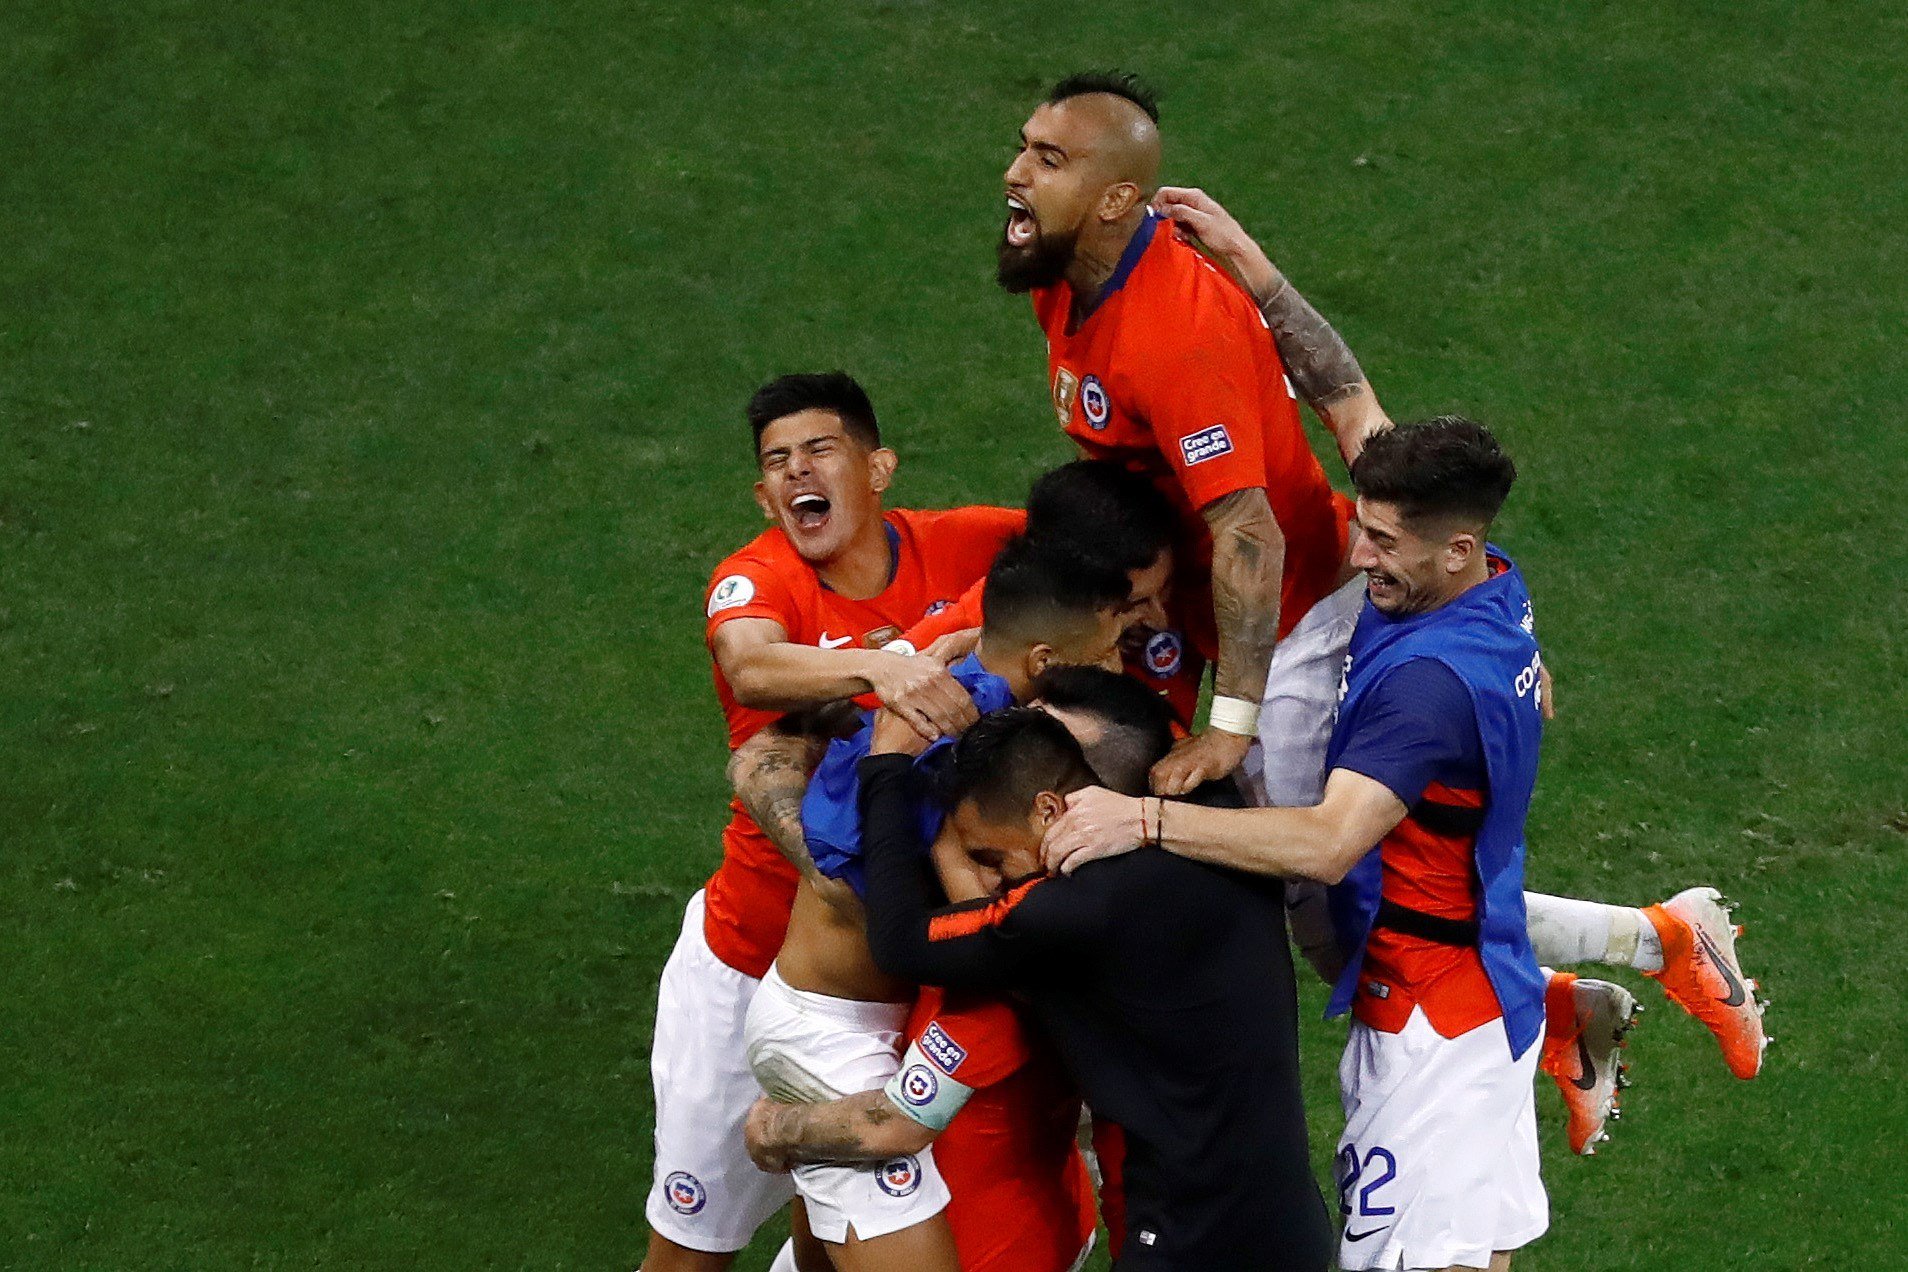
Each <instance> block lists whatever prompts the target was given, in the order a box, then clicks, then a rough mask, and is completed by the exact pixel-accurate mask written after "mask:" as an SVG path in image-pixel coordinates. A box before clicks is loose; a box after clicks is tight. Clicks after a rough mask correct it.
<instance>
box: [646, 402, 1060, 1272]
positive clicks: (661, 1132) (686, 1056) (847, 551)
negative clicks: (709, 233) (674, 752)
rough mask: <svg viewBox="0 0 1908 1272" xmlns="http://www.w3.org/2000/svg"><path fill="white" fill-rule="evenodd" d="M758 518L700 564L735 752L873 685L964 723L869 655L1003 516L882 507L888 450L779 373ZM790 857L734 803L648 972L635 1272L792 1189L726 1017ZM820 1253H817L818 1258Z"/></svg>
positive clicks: (739, 1024) (759, 438)
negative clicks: (650, 1162)
mask: <svg viewBox="0 0 1908 1272" xmlns="http://www.w3.org/2000/svg"><path fill="white" fill-rule="evenodd" d="M749 417H750V421H751V424H752V425H753V428H754V431H755V436H756V453H757V460H758V462H759V465H760V469H761V480H760V481H759V482H758V483H757V486H756V499H757V502H758V503H759V504H760V505H761V507H762V510H763V512H764V514H765V515H767V516H768V517H769V518H770V519H771V520H772V521H773V522H774V523H775V524H774V525H773V526H772V527H771V528H770V529H769V530H767V531H765V532H764V533H763V534H761V535H760V536H758V537H757V538H756V539H755V540H754V541H753V542H751V543H750V544H748V545H747V546H746V547H744V548H743V549H742V550H740V551H738V552H736V553H734V554H733V555H731V556H730V557H728V558H727V559H726V560H724V561H723V562H722V563H721V564H720V565H719V566H717V568H716V570H715V574H714V577H713V578H712V579H711V581H710V586H709V592H708V597H707V604H706V610H707V616H708V640H709V647H710V651H711V653H712V654H713V656H714V660H715V683H716V691H717V695H718V697H719V698H720V699H721V702H722V708H723V713H724V715H725V717H726V718H727V720H728V724H729V734H730V745H731V746H732V747H735V746H740V745H741V744H742V743H743V742H745V741H746V740H747V739H748V738H750V737H751V736H753V735H754V734H755V733H756V732H757V731H758V730H760V729H761V728H762V727H763V726H764V725H766V724H768V723H770V722H771V721H773V720H775V719H776V718H778V716H779V714H780V713H781V712H784V711H788V710H792V709H795V708H798V707H801V706H804V705H812V704H817V703H822V702H828V701H832V700H834V699H837V698H841V697H845V696H850V695H854V694H861V693H868V692H873V693H875V694H876V695H877V696H879V698H880V699H881V701H882V702H883V703H885V704H889V705H895V704H900V706H901V714H902V715H903V716H904V717H905V718H907V719H908V720H909V721H910V722H911V723H913V724H915V726H916V727H917V728H918V729H919V730H920V731H921V732H922V733H923V734H924V735H926V736H929V737H932V736H936V735H938V734H939V733H940V732H941V731H942V730H944V729H946V728H950V727H953V726H955V725H956V724H958V723H960V722H961V721H963V720H965V719H967V718H970V717H971V715H972V711H973V707H972V704H971V702H970V701H969V700H968V698H967V695H966V694H964V693H963V692H962V691H961V689H960V687H959V686H958V685H956V684H955V683H954V681H953V679H952V678H951V677H949V676H948V674H947V671H946V668H945V667H944V666H942V665H941V664H940V662H939V661H938V660H935V659H931V658H910V657H903V656H901V655H900V654H897V653H892V652H887V651H885V650H883V649H882V648H881V646H883V645H884V644H886V643H888V641H889V640H890V639H891V638H892V637H894V636H896V635H898V634H899V633H900V632H901V631H903V630H904V629H906V628H907V627H909V626H912V625H913V624H914V623H916V622H918V621H919V620H920V619H921V617H922V615H923V614H924V613H925V612H926V611H927V610H928V609H929V608H931V607H933V606H934V605H936V604H937V603H939V602H950V601H952V600H953V599H954V598H956V597H958V596H960V595H961V593H962V592H964V591H965V590H966V589H967V588H968V587H969V586H971V585H972V584H973V583H974V582H975V581H976V580H977V579H979V578H980V577H981V576H982V575H983V574H984V573H985V572H986V570H987V567H988V565H989V564H990V563H991V562H992V560H993V558H994V556H995V555H996V553H997V552H998V551H999V549H1000V546H1001V544H1002V543H1004V542H1005V541H1006V539H1007V538H1008V537H1010V536H1011V535H1012V534H1014V533H1015V532H1016V531H1018V529H1019V528H1020V525H1021V523H1022V520H1023V517H1022V515H1021V514H1020V513H1018V512H1015V511H1012V510H1008V509H1000V508H961V509H953V510H951V511H947V512H909V511H901V510H895V511H889V512H887V513H883V511H882V509H881V495H882V492H883V491H884V490H885V489H886V488H887V486H888V483H889V481H890V479H891V477H892V476H893V472H894V467H895V456H894V452H892V451H890V450H887V449H886V448H884V447H882V446H881V442H880V434H879V431H878V428H877V425H876V422H875V418H874V412H873V408H872V407H871V406H870V405H869V403H868V399H867V395H866V394H865V393H863V392H862V390H861V388H860V386H858V385H856V384H855V382H854V381H853V380H851V379H850V378H849V377H847V376H845V375H841V374H839V373H835V374H828V375H799V376H785V377H783V378H781V379H778V380H775V381H772V382H771V383H769V384H767V385H765V386H764V387H763V388H762V389H761V390H760V391H759V392H758V393H757V394H756V395H755V397H754V399H753V400H752V401H751V402H750V404H749ZM799 879H800V871H799V868H798V866H797V865H795V864H793V863H791V862H789V861H787V860H785V859H784V858H783V857H782V856H781V854H780V853H779V852H778V851H777V850H776V847H775V846H774V844H772V843H771V842H770V841H769V840H768V839H767V838H766V837H765V836H764V835H763V834H762V832H761V830H760V828H759V827H757V826H756V824H755V822H754V821H753V820H752V819H751V818H750V817H749V816H748V814H747V813H746V812H744V811H743V810H742V808H741V806H740V805H739V804H738V805H735V806H734V815H733V816H732V818H731V820H730V822H729V825H728V826H727V828H725V830H724V831H723V860H722V865H721V867H720V868H719V869H718V870H717V871H716V873H715V875H714V876H713V877H712V878H711V879H710V880H709V883H708V886H707V887H706V888H705V889H704V890H703V891H701V892H698V893H697V894H696V895H695V896H694V897H693V898H691V900H690V902H689V906H688V909H687V911H686V913H685V914H684V916H683V926H682V932H681V935H680V937H679V939H678V940H677V942H676V947H675V949H674V951H673V952H672V953H671V954H670V957H669V961H668V963H667V964H666V965H665V966H664V968H663V973H662V982H661V985H660V987H659V989H658V994H657V1009H656V1032H655V1040H654V1046H653V1050H652V1054H651V1061H650V1070H651V1077H652V1079H653V1081H654V1084H655V1091H656V1157H655V1171H654V1177H653V1181H652V1186H651V1189H650V1193H649V1200H648V1205H647V1207H646V1217H647V1219H648V1221H649V1226H650V1231H651V1237H650V1243H649V1250H648V1252H647V1254H646V1255H645V1257H644V1261H643V1266H644V1268H645V1269H646V1270H647V1272H685V1270H690V1269H693V1270H694V1272H718V1270H719V1269H722V1268H726V1267H727V1266H729V1264H730V1263H731V1262H733V1260H734V1255H735V1252H736V1251H738V1250H740V1249H741V1248H742V1247H743V1246H745V1245H747V1244H748V1242H749V1239H750V1238H751V1237H752V1236H753V1235H754V1233H755V1230H756V1229H757V1228H759V1227H760V1226H761V1225H762V1223H763V1222H765V1221H766V1220H767V1219H768V1218H769V1217H770V1216H771V1215H773V1214H774V1213H775V1212H776V1211H777V1210H779V1209H780V1208H782V1207H783V1206H785V1205H787V1204H788V1202H789V1200H790V1199H791V1198H792V1197H793V1196H794V1195H795V1190H794V1188H793V1186H792V1185H791V1183H790V1181H789V1179H788V1177H787V1176H785V1175H774V1174H769V1173H766V1172H763V1171H760V1170H757V1169H756V1168H755V1166H754V1164H753V1163H751V1162H750V1161H749V1158H748V1153H747V1150H746V1148H745V1146H744V1144H743V1141H742V1125H743V1121H744V1119H745V1118H746V1117H747V1116H748V1111H749V1106H750V1105H751V1104H753V1103H754V1102H755V1100H756V1099H757V1098H758V1097H759V1095H760V1088H759V1087H758V1086H757V1084H756V1080H755V1077H754V1075H753V1074H752V1073H751V1072H750V1069H749V1063H748V1058H747V1056H746V1055H745V1054H744V1047H743V1040H742V1039H743V1026H744V1022H745V1019H746V1016H747V1012H748V1009H749V1004H750V1003H751V1002H752V1001H753V1000H754V998H755V994H756V990H757V987H758V986H759V985H760V983H761V978H762V976H763V975H764V974H765V973H766V972H767V971H768V968H769V965H770V963H771V962H772V960H773V959H774V957H775V954H776V951H777V950H778V949H779V948H780V946H781V944H782V937H783V933H784V931H785V929H786V928H787V925H788V919H789V911H790V907H791V905H792V904H793V899H794V896H795V891H796V886H797V883H798V881H799ZM817 1253H819V1252H817Z"/></svg>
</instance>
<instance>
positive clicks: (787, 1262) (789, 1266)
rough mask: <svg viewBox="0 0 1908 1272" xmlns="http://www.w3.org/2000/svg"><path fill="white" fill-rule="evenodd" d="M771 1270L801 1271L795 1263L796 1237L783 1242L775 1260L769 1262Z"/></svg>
mask: <svg viewBox="0 0 1908 1272" xmlns="http://www.w3.org/2000/svg"><path fill="white" fill-rule="evenodd" d="M769 1272H799V1269H798V1268H797V1266H796V1263H795V1238H793V1237H790V1238H789V1239H788V1240H786V1241H784V1242H782V1248H781V1249H779V1250H777V1251H776V1252H775V1262H773V1263H771V1264H769Z"/></svg>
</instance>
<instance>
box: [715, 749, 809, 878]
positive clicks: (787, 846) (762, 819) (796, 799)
mask: <svg viewBox="0 0 1908 1272" xmlns="http://www.w3.org/2000/svg"><path fill="white" fill-rule="evenodd" d="M827 747H828V739H827V737H826V736H818V735H814V734H806V733H792V732H789V731H787V730H785V729H783V728H782V727H781V726H779V725H771V726H769V727H768V728H765V729H763V730H762V731H761V732H759V733H757V734H756V735H755V736H754V737H752V738H750V739H749V740H748V741H747V742H744V743H743V744H742V745H741V746H739V747H737V748H736V750H735V754H733V755H731V756H730V757H729V782H730V784H731V785H732V786H734V787H735V793H736V798H738V799H740V800H741V801H742V808H743V810H744V811H745V812H747V813H748V815H749V816H750V817H752V818H754V819H755V824H756V825H757V826H760V827H761V828H762V833H763V834H765V835H767V836H768V837H769V840H770V842H772V843H773V844H774V845H775V846H776V848H778V849H779V850H780V851H781V854H782V855H783V856H784V857H786V858H788V861H789V864H791V865H793V866H794V867H795V868H796V869H797V870H800V871H801V872H802V873H803V874H804V875H813V874H814V873H815V863H814V860H813V859H812V858H811V857H809V855H808V841H807V840H805V839H804V838H803V837H802V796H803V795H805V794H807V793H808V775H809V774H810V773H812V772H814V771H815V766H816V765H818V764H820V763H821V757H822V752H823V751H825V750H826V749H827Z"/></svg>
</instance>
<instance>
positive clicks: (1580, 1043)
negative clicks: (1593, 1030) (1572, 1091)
mask: <svg viewBox="0 0 1908 1272" xmlns="http://www.w3.org/2000/svg"><path fill="white" fill-rule="evenodd" d="M1577 1067H1578V1068H1579V1069H1581V1070H1583V1072H1582V1073H1581V1074H1580V1075H1578V1076H1577V1077H1574V1078H1572V1079H1570V1085H1571V1086H1573V1087H1576V1088H1577V1090H1579V1091H1594V1090H1596V1089H1597V1062H1596V1061H1595V1060H1594V1059H1592V1058H1591V1055H1590V1044H1589V1043H1587V1042H1585V1041H1584V1040H1583V1035H1582V1034H1578V1035H1577Z"/></svg>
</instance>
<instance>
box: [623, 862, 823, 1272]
mask: <svg viewBox="0 0 1908 1272" xmlns="http://www.w3.org/2000/svg"><path fill="white" fill-rule="evenodd" d="M702 911H703V897H702V893H700V892H698V893H696V895H695V896H693V897H691V898H689V906H688V908H687V909H686V910H685V911H684V912H683V916H682V935H681V936H679V937H677V938H676V948H675V949H674V950H672V951H671V952H670V955H669V961H668V962H667V963H665V964H663V972H662V984H661V985H660V986H659V987H658V989H657V993H656V1040H655V1044H654V1046H653V1047H652V1048H651V1050H650V1056H649V1074H650V1078H651V1080H652V1081H653V1082H654V1083H655V1086H656V1167H655V1172H654V1174H653V1176H652V1178H651V1182H650V1187H649V1203H648V1205H647V1206H645V1207H644V1214H645V1216H646V1217H647V1218H648V1220H649V1226H650V1228H651V1229H653V1230H654V1231H656V1232H657V1233H659V1234H661V1235H662V1236H664V1237H667V1238H668V1239H669V1240H671V1241H673V1242H675V1243H676V1244H677V1245H679V1246H684V1247H686V1248H688V1249H690V1250H702V1251H706V1252H710V1253H727V1252H730V1251H734V1250H740V1249H741V1248H742V1247H744V1246H746V1245H747V1244H748V1243H749V1238H751V1237H753V1236H754V1235H755V1230H756V1229H757V1228H759V1227H761V1226H762V1224H763V1223H764V1222H765V1221H767V1219H768V1218H769V1216H771V1215H773V1214H774V1213H775V1212H776V1211H777V1210H780V1209H781V1208H782V1207H783V1206H785V1205H787V1204H788V1203H789V1201H790V1200H792V1199H793V1198H794V1196H795V1186H794V1184H793V1183H792V1182H791V1181H790V1180H789V1177H788V1176H787V1175H770V1174H767V1173H766V1172H764V1171H760V1170H757V1169H756V1168H755V1164H754V1163H753V1162H751V1161H750V1160H749V1154H748V1150H747V1149H746V1148H745V1147H744V1146H743V1143H742V1124H743V1123H744V1122H745V1121H746V1120H747V1119H748V1114H749V1106H750V1105H752V1104H754V1103H755V1102H756V1100H758V1099H760V1098H761V1095H762V1089H761V1088H760V1087H759V1086H757V1085H756V1082H755V1075H754V1074H752V1073H750V1072H749V1061H748V1054H747V1051H746V1050H745V1048H744V1047H743V1044H742V1026H743V1022H744V1020H745V1019H746V1017H747V1016H748V1010H749V1003H750V1002H751V1001H753V1000H754V998H755V994H756V987H757V986H758V985H760V984H761V983H762V982H760V981H758V980H756V979H755V978H754V977H753V976H746V975H744V974H743V973H741V972H738V971H736V970H735V969H734V968H733V967H730V966H729V965H728V964H727V963H724V962H723V961H722V960H721V959H719V958H717V957H716V956H715V954H714V953H712V952H711V951H710V949H709V942H708V941H707V940H706V939H705V938H704V937H703V934H702Z"/></svg>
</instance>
